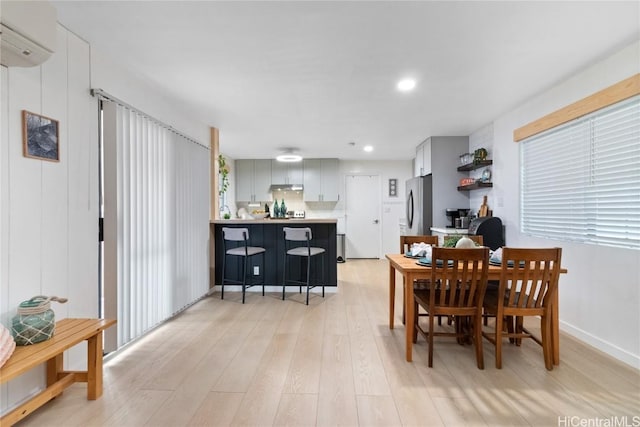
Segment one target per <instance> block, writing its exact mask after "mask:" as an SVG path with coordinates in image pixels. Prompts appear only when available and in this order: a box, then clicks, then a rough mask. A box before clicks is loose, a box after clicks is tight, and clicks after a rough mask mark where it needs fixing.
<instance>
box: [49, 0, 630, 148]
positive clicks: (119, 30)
mask: <svg viewBox="0 0 640 427" xmlns="http://www.w3.org/2000/svg"><path fill="white" fill-rule="evenodd" d="M52 3H53V4H54V6H55V7H56V9H57V11H58V20H59V21H60V22H61V23H62V24H63V25H65V26H66V27H67V28H69V29H70V30H71V31H73V32H74V33H76V34H78V35H79V36H80V37H82V38H84V39H85V40H87V41H89V42H90V43H91V45H92V46H93V47H94V48H96V49H99V50H100V51H102V52H104V53H105V54H107V55H109V56H112V57H113V58H114V59H116V60H118V61H119V62H121V63H124V64H128V66H129V67H130V68H131V69H133V70H134V71H135V72H137V73H141V74H143V75H145V76H146V77H147V78H148V79H149V80H151V81H152V82H153V83H154V84H155V85H158V86H161V87H164V88H165V89H166V91H167V93H168V94H170V95H171V96H173V97H177V98H179V99H180V100H182V101H183V102H184V103H186V105H189V106H191V107H192V109H193V112H194V113H195V114H197V115H198V117H199V118H201V120H202V121H204V122H205V123H207V124H208V125H210V126H215V127H218V128H219V129H220V137H221V150H222V151H223V152H224V153H226V154H227V155H229V156H231V157H233V158H268V157H274V156H275V155H276V154H278V151H279V148H281V147H298V148H299V149H300V153H301V154H302V155H304V156H305V157H339V158H343V159H355V158H371V159H410V158H412V157H413V154H414V152H415V147H416V145H418V144H419V143H420V142H421V141H422V140H424V139H425V138H426V137H429V136H432V135H469V134H470V133H472V132H474V131H476V130H478V129H479V128H481V127H483V126H484V125H486V124H488V123H490V122H491V121H492V120H494V119H495V118H497V117H499V116H500V115H501V114H503V113H505V112H507V111H509V110H510V109H513V108H514V107H516V106H518V105H519V104H521V103H522V102H524V101H526V100H527V99H529V98H531V97H532V96H534V95H536V94H537V93H540V92H541V91H543V90H545V89H547V88H549V87H550V86H552V85H554V84H556V83H558V82H560V81H562V80H564V79H566V78H568V77H569V76H571V75H572V74H574V73H575V72H576V71H579V70H581V69H583V68H584V67H586V66H588V65H590V64H592V63H594V62H596V61H598V60H599V59H602V58H603V57H606V56H607V55H608V54H610V53H612V52H614V51H615V50H617V49H619V48H622V47H624V46H626V45H628V44H629V43H631V42H633V41H634V40H637V39H639V38H640V2H638V1H627V2H613V1H602V2H591V1H589V2H582V1H568V2H556V1H553V2H552V1H546V2H522V1H517V2H515V1H514V2H491V1H471V2H454V1H441V2H437V1H422V2H405V1H386V2H385V1H375V2H369V1H350V2H347V1H341V2H330V1H285V2H274V1H260V2H247V1H234V2H231V1H228V2H227V1H194V2H186V1H137V2H134V1H53V2H52ZM405 76H412V77H413V78H415V79H416V80H417V87H416V89H415V90H414V91H413V92H412V93H408V94H403V93H399V92H398V91H397V90H396V89H395V84H396V82H397V81H398V80H399V79H400V78H402V77H405ZM349 142H355V143H356V145H355V147H354V146H351V145H349ZM367 144H370V145H373V146H374V148H375V149H374V151H373V152H372V153H364V152H363V151H362V147H363V146H364V145H367Z"/></svg>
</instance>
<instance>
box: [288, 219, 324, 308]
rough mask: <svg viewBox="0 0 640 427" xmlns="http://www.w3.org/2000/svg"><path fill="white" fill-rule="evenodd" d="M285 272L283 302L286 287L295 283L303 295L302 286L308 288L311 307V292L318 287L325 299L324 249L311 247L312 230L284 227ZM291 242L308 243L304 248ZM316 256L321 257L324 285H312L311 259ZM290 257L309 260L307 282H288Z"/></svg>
mask: <svg viewBox="0 0 640 427" xmlns="http://www.w3.org/2000/svg"><path fill="white" fill-rule="evenodd" d="M283 230H284V251H285V255H284V270H283V272H282V300H284V294H285V287H286V286H287V283H295V284H297V285H299V286H300V293H302V285H306V286H307V302H306V304H307V305H309V290H310V289H313V288H315V287H316V286H322V298H324V281H325V277H324V253H325V250H324V248H318V247H313V246H311V239H312V236H311V228H309V227H303V228H300V227H298V228H292V227H284V228H283ZM291 242H306V243H307V244H306V245H302V246H294V247H292V246H291V245H293V243H291ZM316 255H320V259H321V260H322V284H315V285H311V257H314V256H316ZM290 256H297V257H306V259H307V280H306V281H302V280H292V279H289V280H287V259H288V258H289V257H290Z"/></svg>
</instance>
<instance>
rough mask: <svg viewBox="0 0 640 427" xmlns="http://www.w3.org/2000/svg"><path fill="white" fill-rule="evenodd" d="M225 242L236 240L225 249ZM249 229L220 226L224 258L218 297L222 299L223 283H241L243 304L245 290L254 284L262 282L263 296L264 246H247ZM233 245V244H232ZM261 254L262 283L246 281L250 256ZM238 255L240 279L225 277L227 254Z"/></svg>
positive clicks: (248, 273) (248, 274)
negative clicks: (240, 270) (240, 269)
mask: <svg viewBox="0 0 640 427" xmlns="http://www.w3.org/2000/svg"><path fill="white" fill-rule="evenodd" d="M227 242H236V243H235V246H234V247H232V248H230V249H227ZM248 243H249V229H248V228H230V227H222V248H223V249H222V250H223V251H224V258H223V259H222V295H221V297H220V299H224V284H225V282H226V283H233V284H242V303H243V304H244V295H245V291H246V290H247V289H248V288H250V287H252V286H255V285H260V284H262V296H264V277H265V275H264V267H265V263H264V254H265V252H266V249H265V248H261V247H256V246H249V245H248ZM232 245H233V244H232ZM258 254H262V269H263V271H262V283H252V282H251V281H250V283H247V276H249V277H251V275H250V271H249V269H250V267H251V266H250V263H249V260H250V257H252V256H254V255H258ZM228 255H231V256H240V257H242V272H243V274H242V280H233V279H227V278H226V277H225V269H226V264H227V256H228Z"/></svg>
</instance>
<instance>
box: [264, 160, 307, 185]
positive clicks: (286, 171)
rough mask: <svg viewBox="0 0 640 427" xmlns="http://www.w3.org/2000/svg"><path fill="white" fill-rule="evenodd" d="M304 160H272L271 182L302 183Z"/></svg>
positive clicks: (276, 183) (275, 183)
mask: <svg viewBox="0 0 640 427" xmlns="http://www.w3.org/2000/svg"><path fill="white" fill-rule="evenodd" d="M303 180H304V177H303V167H302V162H289V163H287V162H279V161H277V160H271V183H272V184H274V185H278V184H302V183H303Z"/></svg>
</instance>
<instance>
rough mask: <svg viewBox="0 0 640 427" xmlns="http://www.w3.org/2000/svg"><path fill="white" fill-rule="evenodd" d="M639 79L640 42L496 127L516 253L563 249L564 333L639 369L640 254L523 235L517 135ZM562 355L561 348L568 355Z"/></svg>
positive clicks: (494, 197)
mask: <svg viewBox="0 0 640 427" xmlns="http://www.w3.org/2000/svg"><path fill="white" fill-rule="evenodd" d="M638 72H640V41H638V42H635V43H633V44H632V45H631V46H628V47H627V48H625V49H623V50H622V51H620V52H618V53H615V54H613V55H612V56H611V57H609V58H607V59H605V60H603V61H602V62H600V63H598V64H595V65H593V66H591V67H589V68H588V69H586V70H584V71H581V72H580V73H578V74H576V75H575V76H573V77H572V78H570V79H569V80H567V81H565V82H562V83H561V84H558V85H557V86H555V87H553V88H551V89H549V90H548V91H546V92H544V93H542V94H540V95H539V96H537V97H536V98H534V99H532V100H530V101H529V102H527V103H525V104H523V105H521V106H520V107H518V108H517V109H515V110H513V111H511V112H509V113H507V114H505V115H503V116H502V117H500V118H498V119H497V120H495V121H494V122H493V134H494V146H493V147H492V149H491V150H490V152H491V153H492V155H493V161H494V163H493V182H494V187H493V190H492V191H490V192H488V194H489V205H490V207H491V206H492V208H493V209H494V215H495V216H499V217H501V218H502V219H503V222H505V225H506V234H507V241H508V244H509V245H513V246H528V247H536V246H538V247H540V246H541V247H549V246H560V247H562V248H563V262H562V264H563V266H564V267H566V268H567V269H568V271H569V272H568V274H565V275H563V276H562V277H561V279H560V321H561V328H562V329H563V330H564V331H566V332H568V333H570V334H572V335H574V336H576V337H578V338H579V339H581V340H584V341H586V342H588V343H589V344H591V345H593V346H595V347H597V348H599V349H601V350H603V351H605V352H607V353H609V354H610V355H612V356H614V357H616V358H619V359H620V360H623V361H625V362H626V363H629V364H631V365H633V366H635V367H638V368H640V310H638V307H640V251H637V250H631V249H620V248H610V247H605V246H596V245H586V244H574V243H567V242H562V241H554V240H547V239H540V238H533V237H530V236H526V235H523V234H521V233H520V231H519V230H520V220H519V218H520V201H519V185H520V162H519V151H518V150H519V144H517V143H515V142H513V131H514V129H517V128H519V127H521V126H523V125H525V124H527V123H529V122H531V121H533V120H536V119H538V118H540V117H542V116H544V115H546V114H549V113H551V112H553V111H555V110H558V109H560V108H562V107H564V106H566V105H568V104H571V103H573V102H575V101H578V100H580V99H582V98H584V97H586V96H588V95H591V94H593V93H594V92H597V91H599V90H601V89H604V88H606V87H607V86H610V85H612V84H614V83H616V82H618V81H620V80H623V79H625V78H627V77H630V76H632V75H634V74H636V73H638ZM561 350H562V347H561Z"/></svg>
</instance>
